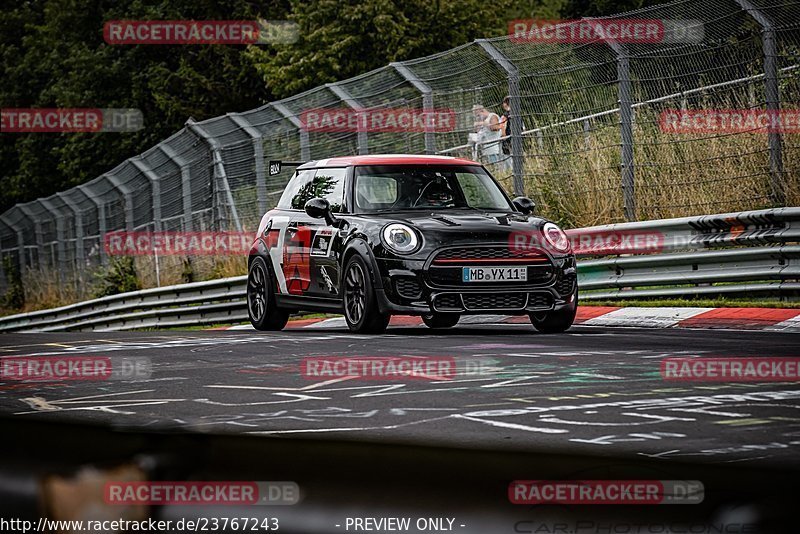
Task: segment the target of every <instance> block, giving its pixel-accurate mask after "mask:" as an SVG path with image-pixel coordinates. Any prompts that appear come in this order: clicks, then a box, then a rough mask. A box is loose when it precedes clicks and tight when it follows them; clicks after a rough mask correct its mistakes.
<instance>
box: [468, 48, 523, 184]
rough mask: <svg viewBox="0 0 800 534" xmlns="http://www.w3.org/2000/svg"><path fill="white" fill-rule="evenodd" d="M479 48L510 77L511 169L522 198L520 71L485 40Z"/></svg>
mask: <svg viewBox="0 0 800 534" xmlns="http://www.w3.org/2000/svg"><path fill="white" fill-rule="evenodd" d="M475 42H476V43H478V46H480V47H481V48H483V49H484V50H485V51H486V53H487V54H489V57H491V58H492V59H493V60H494V61H495V62H496V63H497V64H498V65H500V67H501V68H502V69H503V70H504V71H506V75H507V76H508V100H509V102H508V103H509V106H510V107H511V111H510V112H509V114H508V119H509V121H510V122H511V169H512V171H511V172H512V174H513V175H514V194H515V195H517V196H522V195H524V194H525V182H524V181H523V179H522V173H523V169H522V167H523V163H524V160H523V155H522V106H521V102H520V96H519V71H518V70H517V67H516V66H515V65H514V64H513V63H512V62H511V61H510V60H509V59H508V58H507V57H506V56H505V55H504V54H503V53H502V52H500V51H499V50H498V49H497V48H495V46H494V45H493V44H492V43H490V42H489V41H487V40H485V39H477V40H476V41H475Z"/></svg>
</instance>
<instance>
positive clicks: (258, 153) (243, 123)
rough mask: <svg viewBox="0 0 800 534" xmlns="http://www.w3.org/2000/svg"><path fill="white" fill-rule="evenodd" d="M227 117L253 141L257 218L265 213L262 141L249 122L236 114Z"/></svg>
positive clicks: (265, 196) (265, 192)
mask: <svg viewBox="0 0 800 534" xmlns="http://www.w3.org/2000/svg"><path fill="white" fill-rule="evenodd" d="M228 117H229V118H230V119H231V120H232V121H233V122H235V123H236V124H237V125H238V126H239V127H240V128H241V129H242V130H244V132H245V133H246V134H247V135H249V136H250V139H252V140H253V158H254V159H255V171H256V198H257V201H258V213H259V217H261V216H263V215H264V214H265V213H266V212H267V177H266V168H265V165H264V140H263V138H262V136H261V132H260V131H258V130H257V129H256V128H255V127H254V126H253V125H252V124H251V123H250V121H249V120H247V119H246V118H245V117H243V116H242V115H240V114H238V113H228Z"/></svg>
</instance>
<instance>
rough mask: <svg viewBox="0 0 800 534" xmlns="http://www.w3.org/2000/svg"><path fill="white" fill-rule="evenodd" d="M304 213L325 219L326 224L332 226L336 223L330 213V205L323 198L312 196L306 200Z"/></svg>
mask: <svg viewBox="0 0 800 534" xmlns="http://www.w3.org/2000/svg"><path fill="white" fill-rule="evenodd" d="M306 213H307V214H308V216H309V217H312V218H314V219H325V223H326V224H327V225H328V226H334V225H335V223H336V219H334V218H333V213H331V205H330V203H329V202H328V201H327V200H325V199H324V198H312V199H311V200H309V201H308V202H306Z"/></svg>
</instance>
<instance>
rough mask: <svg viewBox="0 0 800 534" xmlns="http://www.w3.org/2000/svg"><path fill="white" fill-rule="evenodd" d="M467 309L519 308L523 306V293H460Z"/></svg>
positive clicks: (524, 297) (525, 296)
mask: <svg viewBox="0 0 800 534" xmlns="http://www.w3.org/2000/svg"><path fill="white" fill-rule="evenodd" d="M462 297H463V298H464V307H466V308H467V309H468V310H521V309H523V308H524V307H525V301H526V300H527V295H526V294H525V293H474V294H472V293H468V294H465V295H462Z"/></svg>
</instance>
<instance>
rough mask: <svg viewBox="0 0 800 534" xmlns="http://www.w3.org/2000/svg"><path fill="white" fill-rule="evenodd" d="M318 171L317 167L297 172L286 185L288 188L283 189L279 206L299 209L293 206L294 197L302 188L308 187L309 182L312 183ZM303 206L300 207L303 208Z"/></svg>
mask: <svg viewBox="0 0 800 534" xmlns="http://www.w3.org/2000/svg"><path fill="white" fill-rule="evenodd" d="M316 172H317V171H316V169H310V170H307V171H299V172H298V173H297V174H295V175H294V176H293V177H292V179H291V180H289V183H288V184H287V185H286V189H284V190H283V194H282V195H281V199H280V200H279V201H278V207H279V208H281V209H284V210H290V209H297V208H293V204H294V198H295V197H296V196H297V194H298V193H299V192H300V190H302V189H305V188H307V187H308V184H310V183H311V181H312V180H313V179H314V174H315V173H316ZM304 206H305V205H304ZM304 206H303V207H304ZM303 207H300V208H299V209H303Z"/></svg>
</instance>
